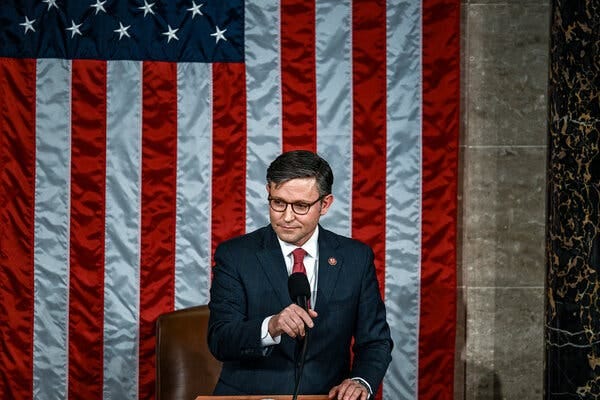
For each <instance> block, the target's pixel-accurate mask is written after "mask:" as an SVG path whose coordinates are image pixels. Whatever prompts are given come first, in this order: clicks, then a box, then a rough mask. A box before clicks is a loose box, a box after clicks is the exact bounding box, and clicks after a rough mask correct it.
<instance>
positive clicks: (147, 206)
mask: <svg viewBox="0 0 600 400" xmlns="http://www.w3.org/2000/svg"><path fill="white" fill-rule="evenodd" d="M142 92H143V93H142V95H143V105H142V109H143V111H142V220H141V234H142V238H141V256H140V257H141V259H140V261H141V275H140V350H139V360H138V361H139V386H140V388H139V398H140V399H148V398H152V394H153V393H154V366H155V358H154V345H155V342H154V325H155V321H156V318H157V317H158V316H159V315H160V314H161V313H163V312H166V311H171V310H173V308H174V301H175V300H174V290H175V257H174V254H175V217H176V210H175V206H176V182H177V64H175V63H166V62H145V63H144V66H143V89H142Z"/></svg>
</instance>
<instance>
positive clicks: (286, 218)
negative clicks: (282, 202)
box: [283, 204, 296, 222]
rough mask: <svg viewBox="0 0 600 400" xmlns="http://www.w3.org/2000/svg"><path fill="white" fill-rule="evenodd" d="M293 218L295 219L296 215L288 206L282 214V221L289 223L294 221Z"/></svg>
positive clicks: (290, 206)
mask: <svg viewBox="0 0 600 400" xmlns="http://www.w3.org/2000/svg"><path fill="white" fill-rule="evenodd" d="M294 218H296V214H295V213H294V210H292V205H291V204H288V206H287V207H286V208H285V211H284V212H283V220H284V221H286V222H289V221H292V220H294Z"/></svg>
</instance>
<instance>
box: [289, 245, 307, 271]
mask: <svg viewBox="0 0 600 400" xmlns="http://www.w3.org/2000/svg"><path fill="white" fill-rule="evenodd" d="M292 255H293V256H294V265H293V267H292V273H294V272H302V273H304V274H305V273H306V269H305V268H304V256H305V255H306V251H305V250H304V249H303V248H301V247H298V248H297V249H295V250H294V251H292Z"/></svg>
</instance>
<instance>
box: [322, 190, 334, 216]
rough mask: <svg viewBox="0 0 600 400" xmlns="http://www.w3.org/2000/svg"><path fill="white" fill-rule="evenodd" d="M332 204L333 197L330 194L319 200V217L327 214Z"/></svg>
mask: <svg viewBox="0 0 600 400" xmlns="http://www.w3.org/2000/svg"><path fill="white" fill-rule="evenodd" d="M332 204H333V195H332V194H331V193H330V194H328V195H327V196H325V197H323V200H321V215H325V214H327V211H329V207H331V205H332Z"/></svg>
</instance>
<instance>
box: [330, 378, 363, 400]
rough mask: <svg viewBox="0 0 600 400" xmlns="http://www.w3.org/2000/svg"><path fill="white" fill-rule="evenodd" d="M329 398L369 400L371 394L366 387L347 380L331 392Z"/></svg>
mask: <svg viewBox="0 0 600 400" xmlns="http://www.w3.org/2000/svg"><path fill="white" fill-rule="evenodd" d="M329 398H330V399H337V400H367V399H368V398H369V392H368V391H367V388H366V387H364V386H363V385H361V384H360V383H358V382H357V381H354V380H352V379H345V380H344V381H343V382H342V383H340V384H339V385H337V386H334V387H333V388H332V389H331V390H330V391H329Z"/></svg>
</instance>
